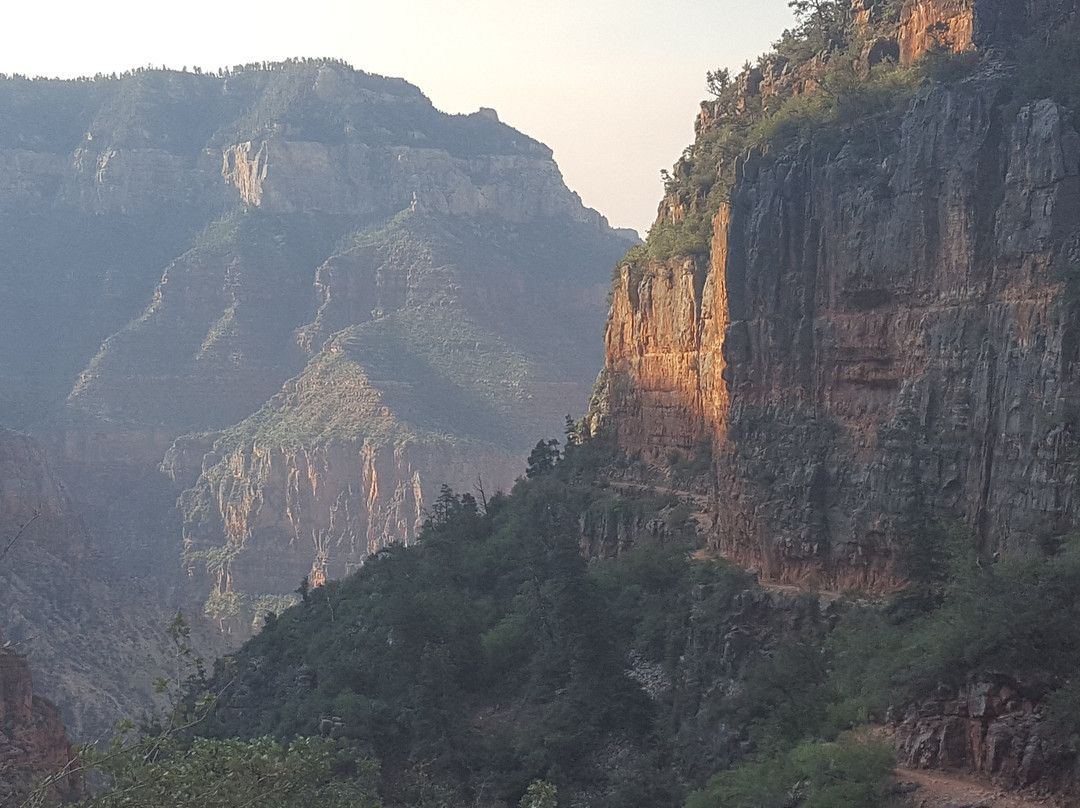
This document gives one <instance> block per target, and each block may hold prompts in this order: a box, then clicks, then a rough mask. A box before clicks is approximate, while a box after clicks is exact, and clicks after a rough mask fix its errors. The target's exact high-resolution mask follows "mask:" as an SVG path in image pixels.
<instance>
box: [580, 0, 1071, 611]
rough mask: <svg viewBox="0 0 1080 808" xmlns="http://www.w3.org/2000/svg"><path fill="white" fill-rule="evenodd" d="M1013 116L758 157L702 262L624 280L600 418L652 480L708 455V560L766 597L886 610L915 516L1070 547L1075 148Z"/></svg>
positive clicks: (995, 95)
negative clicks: (748, 571)
mask: <svg viewBox="0 0 1080 808" xmlns="http://www.w3.org/2000/svg"><path fill="white" fill-rule="evenodd" d="M913 5H915V4H911V3H909V4H908V6H907V7H906V9H909V10H910V8H911V7H912V6H913ZM938 5H939V6H940V5H941V4H938ZM970 5H971V4H968V6H970ZM974 7H975V8H976V10H978V9H980V8H982V6H980V5H979V4H975V6H974ZM950 8H951V6H950ZM906 13H907V12H905V14H906ZM905 19H907V16H905ZM1007 98H1008V95H1007V94H1006V93H1005V91H1004V82H1003V79H1002V76H1001V74H1000V73H998V74H995V72H994V70H993V69H989V70H985V71H983V72H982V73H980V74H977V75H975V76H973V77H972V78H969V79H967V80H966V81H964V82H962V83H960V84H955V85H944V84H935V85H930V84H929V83H928V84H927V85H925V86H923V87H922V88H921V89H920V90H919V92H918V93H917V94H916V96H915V97H914V98H913V99H912V100H911V101H910V102H908V103H906V104H905V106H904V108H903V109H902V111H901V113H900V114H899V116H898V117H897V118H896V119H888V118H881V117H880V116H879V117H877V118H868V119H865V120H863V121H859V122H854V123H850V124H847V125H844V126H843V127H842V128H839V131H838V132H835V133H830V132H828V131H823V132H822V133H821V134H820V135H819V136H818V137H816V138H814V139H811V140H810V141H809V142H806V143H804V144H803V145H802V146H801V147H799V148H797V149H787V150H778V151H774V152H773V153H766V154H762V153H761V152H760V151H758V152H754V151H752V152H750V153H749V154H748V155H745V156H744V157H743V158H740V160H739V161H738V163H737V164H736V166H735V174H736V176H735V182H734V188H733V190H732V191H731V194H730V206H728V205H723V206H722V207H721V210H720V212H719V214H717V215H716V216H715V217H714V219H713V224H714V229H715V231H716V233H715V235H714V237H713V239H712V253H711V255H710V256H708V257H707V258H706V257H705V256H700V257H698V258H696V259H693V260H691V259H690V258H687V259H681V258H675V259H668V260H666V261H664V262H662V263H657V262H652V263H645V264H644V265H642V264H641V263H640V262H639V263H637V264H634V263H629V264H626V265H624V266H623V268H622V269H621V271H620V275H619V277H618V278H617V279H616V282H615V286H614V292H613V294H614V298H613V304H612V310H611V316H610V319H609V326H608V338H607V362H606V370H605V379H606V391H605V393H604V395H603V396H602V397H601V399H602V406H601V407H600V408H599V409H601V410H604V411H606V420H607V422H608V423H609V424H610V425H611V428H612V429H613V430H614V432H615V434H616V435H617V436H618V438H619V441H620V443H621V444H622V445H623V446H624V447H625V448H626V449H627V450H629V451H631V452H639V453H641V455H642V456H643V457H644V458H645V459H647V460H652V461H662V460H667V459H669V458H668V456H669V455H671V453H672V452H682V453H686V452H687V451H690V450H692V448H693V447H694V446H695V444H699V443H707V444H711V447H712V451H713V462H714V469H713V475H714V477H713V482H714V485H715V492H716V493H715V496H716V506H715V519H716V522H715V527H714V528H713V530H712V532H711V533H710V536H709V540H710V542H711V543H712V544H713V546H715V547H716V549H718V550H719V551H720V552H721V553H722V554H723V555H726V556H728V557H731V558H733V559H735V560H736V561H738V562H739V563H741V564H743V565H745V566H747V567H751V568H754V569H756V570H758V571H759V573H760V574H761V575H762V577H763V578H767V579H772V580H776V581H782V582H787V583H798V584H803V585H816V586H822V587H829V588H836V589H845V588H859V589H870V590H889V589H891V588H893V587H895V586H897V585H899V584H900V582H901V580H902V577H903V576H902V573H901V571H900V570H899V569H898V567H897V559H898V557H899V556H902V555H903V553H904V551H905V549H909V548H910V547H911V545H912V543H914V542H917V541H918V540H919V537H918V536H917V535H915V533H917V531H918V530H919V524H920V522H919V519H920V517H919V514H932V515H936V516H941V517H945V518H949V519H954V520H960V521H962V522H964V523H966V525H967V526H968V527H969V528H970V530H971V531H972V532H973V533H974V535H975V540H976V543H977V546H978V548H979V551H980V553H982V554H983V555H984V556H985V557H989V556H990V555H992V554H993V553H995V552H999V551H1001V552H1013V553H1026V552H1031V551H1033V550H1034V549H1035V548H1036V547H1037V546H1038V542H1039V539H1040V537H1041V536H1045V535H1058V534H1061V533H1064V532H1067V531H1069V530H1071V529H1073V528H1074V527H1075V525H1076V524H1077V520H1078V517H1080V513H1078V503H1077V501H1076V498H1075V496H1074V490H1075V482H1076V475H1077V471H1078V468H1080V467H1078V465H1077V464H1078V461H1080V451H1078V450H1080V431H1078V430H1080V422H1078V421H1077V412H1076V408H1075V406H1074V404H1073V403H1072V402H1074V401H1075V399H1076V395H1077V392H1078V390H1077V382H1078V379H1080V376H1078V375H1077V361H1078V359H1080V356H1078V353H1077V322H1078V320H1077V314H1078V312H1077V305H1078V298H1077V294H1076V274H1075V273H1076V266H1077V265H1076V262H1077V260H1078V259H1077V255H1078V253H1077V246H1076V245H1077V244H1078V243H1080V242H1078V238H1080V218H1078V212H1080V135H1078V133H1077V131H1076V129H1075V128H1074V126H1073V124H1072V122H1071V117H1070V115H1069V114H1068V111H1067V110H1066V109H1064V108H1062V107H1061V106H1059V105H1058V104H1056V103H1053V102H1051V101H1048V100H1044V101H1035V102H1031V103H1026V104H1020V105H1017V104H1013V105H1010V104H1008V103H1006V99H1007ZM670 208H671V204H670V202H669V203H667V207H665V206H662V208H661V216H662V217H663V216H665V215H668V216H670ZM718 326H720V327H718ZM631 335H632V336H631ZM602 420H603V419H602Z"/></svg>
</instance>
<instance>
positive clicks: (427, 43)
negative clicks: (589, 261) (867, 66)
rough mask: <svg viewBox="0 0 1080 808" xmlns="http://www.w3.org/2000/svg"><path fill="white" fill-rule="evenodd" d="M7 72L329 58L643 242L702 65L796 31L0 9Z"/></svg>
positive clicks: (724, 17)
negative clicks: (400, 93)
mask: <svg viewBox="0 0 1080 808" xmlns="http://www.w3.org/2000/svg"><path fill="white" fill-rule="evenodd" d="M0 2H3V8H2V10H0V72H4V73H23V74H26V75H31V76H33V75H44V76H50V77H51V76H61V77H70V76H78V75H93V74H94V73H98V72H102V73H111V72H113V71H116V72H121V71H123V70H126V69H129V68H133V67H145V66H147V65H153V66H155V67H159V66H162V65H165V66H167V67H170V68H177V69H178V68H181V67H184V66H187V67H189V68H190V67H192V66H195V65H198V66H200V67H202V68H204V69H206V70H214V69H217V68H218V67H221V66H229V65H234V64H243V63H245V62H259V61H264V60H265V61H277V60H281V59H285V58H288V57H290V56H333V57H337V58H341V59H344V60H345V61H347V62H349V63H350V64H352V65H353V66H354V67H357V68H359V69H362V70H366V71H368V72H371V73H381V74H383V75H387V76H401V77H402V78H405V79H407V80H408V81H410V82H411V83H413V84H415V85H417V86H418V87H420V89H421V90H423V91H424V93H425V94H426V95H427V96H428V97H429V98H431V100H432V101H433V102H434V104H435V106H436V107H438V108H439V109H441V110H443V111H445V112H474V111H475V110H476V109H478V108H479V107H481V106H486V107H494V108H495V109H496V110H498V112H499V116H500V117H501V118H502V120H503V121H504V122H506V123H508V124H510V125H511V126H514V127H516V128H518V129H520V130H522V131H523V132H525V133H526V134H528V135H531V136H532V137H535V138H537V139H538V140H542V141H544V142H545V143H547V144H548V145H549V146H550V147H551V148H552V149H553V150H554V152H555V159H556V161H558V163H559V167H560V168H561V169H562V172H563V175H564V176H565V178H566V182H567V184H568V185H569V186H570V187H571V188H573V189H574V190H575V191H577V192H578V193H579V194H581V197H582V199H583V200H584V202H585V204H587V205H589V206H590V207H594V208H596V209H597V210H599V211H600V212H601V213H603V214H604V215H606V216H607V217H608V218H609V219H610V220H611V222H612V224H614V225H616V226H621V227H634V228H636V229H638V230H639V231H641V232H642V233H644V231H645V229H646V228H647V227H648V226H649V224H651V222H652V219H653V217H654V215H655V213H656V206H657V203H658V202H659V200H660V193H661V188H660V180H659V173H660V169H661V168H670V167H671V165H672V163H674V162H675V160H676V159H677V158H678V156H679V155H680V154H681V152H682V150H683V148H684V147H685V146H686V145H688V144H689V143H690V142H691V141H692V140H693V119H694V115H695V113H696V112H697V108H698V102H699V101H701V100H702V99H703V98H704V97H705V96H706V93H705V89H704V85H705V78H704V77H705V71H706V70H709V69H712V68H716V67H731V68H733V69H735V68H738V67H739V66H741V65H742V63H743V62H744V61H746V60H747V59H751V60H752V59H754V58H755V57H756V56H757V55H758V54H760V53H762V52H763V51H765V50H767V49H768V47H769V45H770V43H771V42H773V41H774V40H776V39H777V38H779V35H780V33H781V32H782V31H783V29H784V28H786V27H790V25H791V22H792V17H791V13H790V11H789V10H788V8H787V0H652V2H647V3H646V2H639V0H544V2H534V1H533V0H528V1H525V0H456V2H455V1H454V0H449V2H448V1H447V0H411V2H410V1H406V2H401V1H400V0H399V1H397V2H395V0H379V1H378V2H375V1H374V0H353V1H352V2H349V1H348V0H288V2H284V1H283V0H250V2H221V0H181V2H176V3H159V2H149V0H113V1H112V2H109V1H108V0H106V2H103V3H87V2H85V0H78V2H74V0H40V1H39V2H19V3H14V2H10V0H0Z"/></svg>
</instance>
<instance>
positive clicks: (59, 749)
mask: <svg viewBox="0 0 1080 808" xmlns="http://www.w3.org/2000/svg"><path fill="white" fill-rule="evenodd" d="M74 760H75V756H74V754H73V752H72V748H71V743H70V742H69V741H68V738H67V733H66V732H65V730H64V724H63V722H62V721H61V720H60V711H59V710H57V709H56V707H55V706H54V705H53V704H52V703H51V702H49V701H46V700H45V699H42V698H40V697H38V696H35V695H34V685H33V682H32V680H31V677H30V666H29V665H28V664H27V662H26V657H24V656H22V655H21V654H19V653H17V652H16V651H14V650H12V649H10V648H6V647H5V648H0V804H2V805H19V804H21V803H22V801H23V800H24V799H25V798H26V797H27V796H29V794H30V792H31V789H35V788H44V789H45V792H46V794H47V796H49V797H53V798H59V799H60V800H62V801H64V802H70V801H74V800H76V799H79V798H80V797H82V796H83V784H82V778H81V776H80V775H79V774H78V773H77V772H75V771H71V770H72V769H73V768H74V763H73V761H74ZM69 771H70V773H68V772H69ZM47 777H51V778H53V780H52V783H51V784H50V785H39V783H41V781H42V780H43V779H44V778H47Z"/></svg>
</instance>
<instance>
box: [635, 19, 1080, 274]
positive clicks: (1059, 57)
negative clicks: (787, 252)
mask: <svg viewBox="0 0 1080 808" xmlns="http://www.w3.org/2000/svg"><path fill="white" fill-rule="evenodd" d="M790 5H791V6H792V7H793V8H794V9H795V11H796V15H797V19H798V24H797V25H796V26H795V27H794V28H793V29H791V30H789V31H785V32H784V34H783V36H782V37H781V38H780V40H779V41H777V42H776V43H775V44H774V46H773V50H772V51H771V52H769V53H767V54H764V55H763V56H761V57H760V58H759V59H758V62H757V64H756V65H750V64H747V65H745V66H744V68H743V70H742V71H741V72H740V74H739V75H738V76H736V77H734V78H732V76H731V73H730V71H729V70H727V69H719V70H714V71H710V72H709V73H708V74H707V75H706V88H707V90H708V91H709V93H710V95H711V96H712V97H711V98H710V99H709V100H707V101H704V102H703V103H702V114H701V116H700V118H699V119H698V123H697V137H696V138H695V141H694V143H693V144H691V145H690V146H688V147H687V148H686V150H685V151H684V152H683V155H682V157H681V158H680V159H679V161H678V162H677V163H676V164H675V166H674V168H673V170H672V171H671V172H670V173H669V172H667V171H664V172H662V176H663V179H664V185H665V192H666V194H667V200H668V210H669V214H668V215H667V216H666V217H662V218H661V219H659V220H658V221H657V222H656V223H655V224H654V225H653V227H652V228H651V229H650V231H649V234H648V238H647V241H646V244H645V245H643V246H641V247H636V248H634V249H633V250H631V251H630V252H629V253H628V254H627V256H626V259H625V260H626V261H628V262H630V263H631V264H634V265H636V266H638V267H642V268H643V267H644V265H646V264H648V263H650V262H654V261H665V260H667V259H670V258H673V257H676V256H695V255H696V256H703V255H707V254H708V253H709V250H710V245H711V241H712V220H713V218H714V216H715V215H716V213H717V211H718V210H719V209H720V206H721V205H722V204H724V203H725V202H727V201H729V200H730V198H731V194H732V191H733V189H734V188H735V186H736V182H737V180H738V171H739V166H740V165H742V164H744V163H745V162H746V161H747V160H748V159H750V158H756V159H758V160H765V161H766V163H768V162H771V161H775V160H781V159H784V158H785V157H789V156H791V155H792V154H794V153H795V152H796V151H797V150H801V149H803V148H806V147H809V148H810V150H811V152H812V154H813V155H814V156H815V158H816V159H818V160H828V159H833V158H835V157H836V156H837V155H838V154H839V153H840V152H841V150H843V149H846V150H848V152H849V153H854V154H857V155H866V156H868V157H871V158H876V159H877V161H878V162H880V159H881V152H882V150H883V149H888V148H889V147H890V146H891V144H892V142H893V134H892V133H893V132H894V131H895V129H896V126H897V125H898V123H899V119H900V116H901V115H902V113H903V111H904V110H905V108H906V107H907V104H908V102H909V101H910V100H911V99H912V98H913V97H914V96H915V94H916V93H917V92H918V91H919V90H920V88H922V87H925V86H927V85H937V84H952V83H956V82H958V81H960V80H962V79H964V78H967V77H969V76H971V75H973V74H974V73H976V71H978V69H979V68H980V67H981V66H982V65H983V64H984V63H985V61H986V57H984V56H983V55H982V54H980V53H977V52H974V51H969V52H965V53H954V52H952V50H951V49H950V48H949V47H947V46H946V44H945V37H944V36H940V37H939V38H940V42H939V45H938V46H937V47H935V48H932V49H931V50H930V51H929V52H928V53H926V54H925V55H924V57H923V58H922V59H921V60H920V61H919V62H918V63H917V64H915V65H912V66H909V67H901V66H900V65H899V64H897V63H896V61H895V60H894V58H893V57H890V56H888V55H883V56H880V57H876V58H875V59H874V60H870V59H869V58H868V53H869V52H870V51H869V49H870V48H871V47H872V46H873V44H874V43H875V42H878V41H888V40H889V39H890V38H892V39H895V35H896V26H897V24H898V23H899V20H900V9H901V7H902V3H901V2H899V0H891V2H888V3H884V4H878V8H877V9H876V11H875V14H874V16H873V18H872V20H871V22H870V23H868V24H866V25H865V26H862V27H859V26H856V25H855V24H854V22H853V20H852V18H851V5H850V3H849V2H847V0H793V2H791V3H790ZM1078 25H1080V23H1077V22H1076V21H1072V22H1069V23H1068V24H1065V25H1061V26H1058V27H1056V28H1055V29H1054V30H1053V31H1051V32H1050V33H1049V34H1047V33H1045V32H1042V33H1038V34H1033V35H1032V36H1029V37H1027V38H1024V39H1018V40H1017V41H1014V42H1010V43H1007V45H1006V46H1004V47H1003V48H1001V49H1000V50H998V51H995V52H994V53H993V54H991V55H990V57H989V58H990V59H991V60H1004V61H1005V62H1006V64H1007V65H1008V67H1007V69H1006V70H1004V71H1001V70H998V71H997V73H996V76H995V78H994V80H995V81H997V82H999V84H1000V86H1001V88H1002V90H1003V92H1002V95H1001V97H1000V103H1001V104H1003V105H1004V106H1005V112H1006V114H1007V115H1015V113H1016V111H1017V110H1018V109H1019V107H1020V106H1021V105H1022V104H1025V103H1028V102H1029V101H1031V100H1034V99H1040V98H1052V99H1054V100H1055V101H1057V102H1059V103H1061V104H1063V105H1065V106H1066V107H1068V108H1070V109H1072V108H1075V107H1076V106H1077V104H1078V103H1080V81H1078V80H1077V76H1080V46H1078V45H1077V43H1078V41H1080V38H1078V36H1077V31H1078V29H1077V26H1078ZM940 33H941V34H942V35H944V34H946V33H947V29H941V31H940ZM871 61H873V62H874V63H871ZM642 274H643V270H642V269H639V270H638V276H639V277H640V276H641V275H642Z"/></svg>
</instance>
